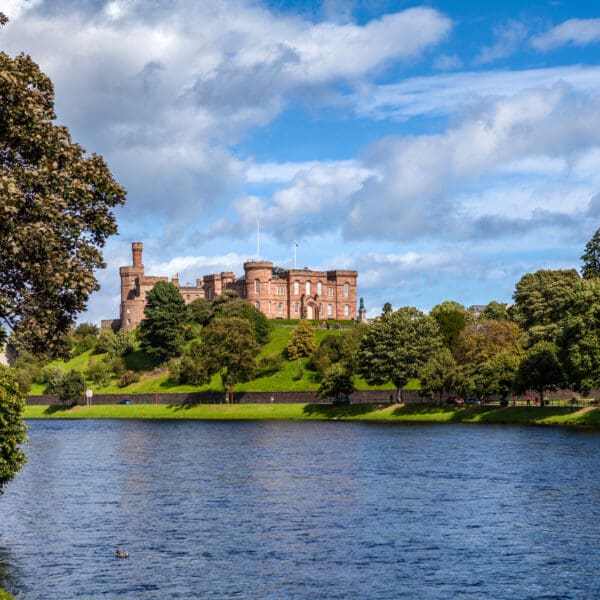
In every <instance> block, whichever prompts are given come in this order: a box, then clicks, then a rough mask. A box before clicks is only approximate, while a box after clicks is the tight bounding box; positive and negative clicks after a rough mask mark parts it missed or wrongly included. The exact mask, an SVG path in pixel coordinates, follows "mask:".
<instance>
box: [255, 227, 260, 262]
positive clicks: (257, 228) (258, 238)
mask: <svg viewBox="0 0 600 600" xmlns="http://www.w3.org/2000/svg"><path fill="white" fill-rule="evenodd" d="M256 260H260V221H256Z"/></svg>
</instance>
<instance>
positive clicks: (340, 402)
mask: <svg viewBox="0 0 600 600" xmlns="http://www.w3.org/2000/svg"><path fill="white" fill-rule="evenodd" d="M331 404H333V406H346V405H347V404H350V398H348V396H346V394H340V395H339V396H338V397H337V398H334V399H333V402H332V403H331Z"/></svg>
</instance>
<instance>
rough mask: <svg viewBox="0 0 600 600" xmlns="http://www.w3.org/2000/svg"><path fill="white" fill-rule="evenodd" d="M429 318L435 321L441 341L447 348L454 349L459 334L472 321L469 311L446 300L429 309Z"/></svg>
mask: <svg viewBox="0 0 600 600" xmlns="http://www.w3.org/2000/svg"><path fill="white" fill-rule="evenodd" d="M430 314H431V316H432V317H433V318H434V319H435V320H436V322H437V324H438V327H439V328H440V333H441V334H442V339H443V340H444V344H445V345H446V347H447V348H450V350H452V348H454V345H455V344H456V341H457V340H458V336H459V335H460V332H461V331H462V330H463V329H464V328H465V327H466V325H467V324H468V323H469V321H470V320H471V319H472V316H471V314H470V313H469V311H468V310H467V309H466V308H465V307H464V306H463V305H462V304H459V303H458V302H454V301H450V300H446V301H445V302H442V303H441V304H437V305H436V306H434V307H433V308H432V309H431V313H430Z"/></svg>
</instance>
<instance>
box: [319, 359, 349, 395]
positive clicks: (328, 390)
mask: <svg viewBox="0 0 600 600" xmlns="http://www.w3.org/2000/svg"><path fill="white" fill-rule="evenodd" d="M355 389H356V387H355V385H354V377H353V374H352V372H351V371H350V370H349V369H348V367H347V366H346V365H344V364H343V363H340V362H338V363H336V364H333V365H331V366H330V367H328V368H327V369H326V370H325V373H324V374H323V377H322V379H321V385H320V386H319V390H318V392H317V395H318V396H319V398H336V397H337V396H340V395H341V394H345V395H350V394H351V393H352V392H353V391H354V390H355Z"/></svg>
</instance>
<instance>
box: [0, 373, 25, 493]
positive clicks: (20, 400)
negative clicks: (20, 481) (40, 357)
mask: <svg viewBox="0 0 600 600" xmlns="http://www.w3.org/2000/svg"><path fill="white" fill-rule="evenodd" d="M24 409H25V396H24V394H23V392H21V390H20V389H19V386H18V385H17V383H16V381H15V380H14V378H13V377H12V375H11V373H10V371H9V370H8V369H7V368H6V367H4V366H2V365H0V415H1V419H0V494H1V493H2V491H3V488H4V486H5V485H6V484H7V483H8V482H9V481H11V480H12V479H13V477H14V476H15V475H16V474H17V473H18V472H19V469H21V467H22V466H23V465H24V464H25V461H26V458H25V454H24V452H23V451H22V450H21V449H20V448H19V445H20V444H23V443H25V441H26V440H27V434H26V430H25V424H24V423H23V411H24Z"/></svg>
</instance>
